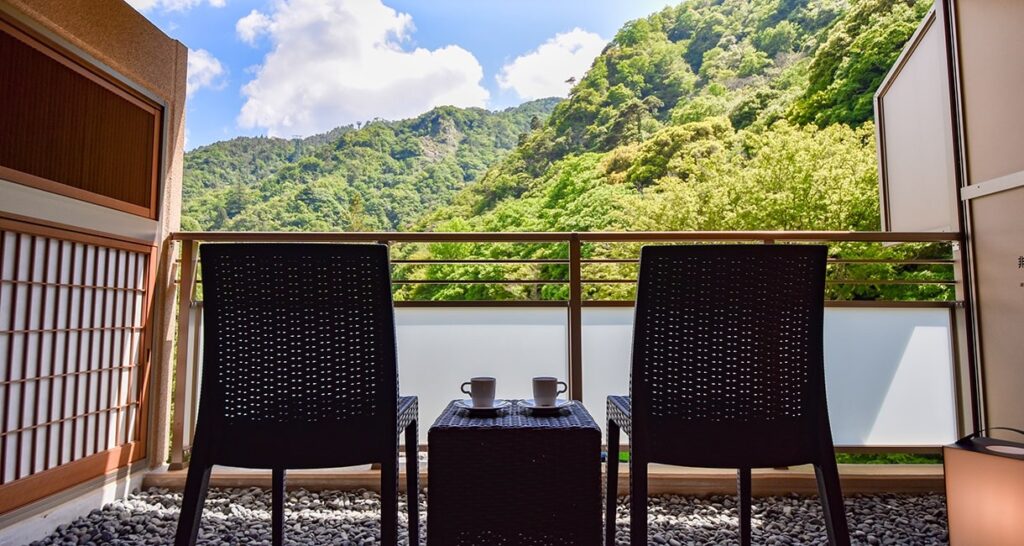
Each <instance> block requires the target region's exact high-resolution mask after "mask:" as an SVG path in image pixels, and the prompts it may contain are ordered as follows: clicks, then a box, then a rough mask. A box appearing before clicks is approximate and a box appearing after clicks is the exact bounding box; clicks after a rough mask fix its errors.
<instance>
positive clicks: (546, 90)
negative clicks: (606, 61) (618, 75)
mask: <svg viewBox="0 0 1024 546" xmlns="http://www.w3.org/2000/svg"><path fill="white" fill-rule="evenodd" d="M606 43H607V40H605V39H604V38H602V37H600V36H598V35H597V34H594V33H593V32H587V31H585V30H583V29H580V28H574V29H572V30H571V31H569V32H563V33H559V34H556V35H555V36H554V37H553V38H551V39H549V40H548V41H546V42H544V43H543V44H541V45H540V47H538V48H537V49H535V50H533V51H531V52H529V53H526V54H524V55H520V56H518V57H516V58H515V60H513V61H512V62H510V63H507V64H505V66H503V67H501V73H499V74H498V75H497V76H495V77H496V78H497V80H498V85H499V86H501V88H502V89H512V90H514V91H515V92H516V94H517V95H519V96H520V97H521V98H523V99H539V98H543V97H564V96H566V95H568V94H569V88H570V85H569V84H568V83H566V80H568V79H569V78H576V79H579V78H580V77H582V76H583V74H585V73H586V72H587V69H588V68H590V64H591V63H593V62H594V58H595V57H597V56H598V55H599V54H600V53H601V50H602V49H603V48H604V46H605V44H606Z"/></svg>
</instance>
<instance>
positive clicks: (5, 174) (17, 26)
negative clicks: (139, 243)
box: [0, 10, 166, 220]
mask: <svg viewBox="0 0 1024 546" xmlns="http://www.w3.org/2000/svg"><path fill="white" fill-rule="evenodd" d="M0 31H3V32H6V33H8V34H10V35H11V36H12V37H14V38H15V39H16V40H18V41H20V42H22V43H24V44H26V45H28V46H29V47H32V48H33V49H35V50H36V51H39V52H40V53H43V54H44V55H46V56H47V57H49V58H51V59H53V60H55V61H57V62H58V63H60V64H62V65H64V66H65V67H67V68H69V69H71V70H73V71H74V72H76V73H77V74H79V75H81V76H83V77H85V78H87V79H88V80H89V81H91V82H92V83H95V84H97V85H99V86H101V87H103V88H104V89H106V90H107V91H109V92H111V93H113V94H114V95H116V96H118V97H119V98H122V99H124V100H127V101H128V102H130V103H131V104H132V105H134V106H136V107H138V108H140V109H142V110H144V111H146V112H147V113H149V114H151V115H153V116H154V119H155V123H154V124H153V161H152V167H151V173H150V188H149V191H150V199H149V204H148V206H141V205H138V204H135V203H130V202H127V201H122V200H120V199H116V198H114V197H110V196H107V195H103V194H100V193H96V192H92V191H89V190H85V189H82V188H76V187H74V186H71V185H68V184H65V183H62V182H57V181H55V180H50V179H47V178H43V177H40V176H36V175H33V174H30V173H26V172H22V171H18V170H15V169H12V168H9V167H4V166H2V165H0V178H2V179H5V180H8V181H11V182H15V183H17V184H21V185H24V186H29V187H32V188H36V189H39V190H43V191H46V192H50V193H55V194H58V195H63V196H65V197H70V198H72V199H76V200H79V201H84V202H87V203H92V204H94V205H99V206H102V207H107V208H111V209H115V210H119V211H121V212H127V213H129V214H134V215H136V216H142V217H145V218H149V219H151V220H157V219H159V211H160V209H159V206H158V204H159V202H160V175H161V172H162V170H163V159H164V154H163V153H162V151H163V143H164V133H165V128H164V125H165V123H166V118H165V115H164V114H165V112H166V108H165V106H166V105H165V104H163V103H162V101H159V100H157V99H155V98H154V97H150V96H147V95H146V94H144V93H142V92H140V91H139V90H137V89H134V88H133V87H131V86H130V85H129V84H128V83H127V80H126V79H125V78H123V77H121V76H120V75H118V74H116V73H114V72H113V71H111V70H109V69H106V70H105V69H104V68H102V67H100V66H97V63H95V62H90V61H89V60H88V59H86V58H85V57H84V56H83V55H82V54H79V53H77V52H75V51H74V50H73V48H72V46H69V45H64V44H62V43H58V40H57V39H55V38H50V37H48V36H46V35H44V34H43V33H42V32H40V31H36V30H33V29H31V28H29V27H28V25H27V24H24V23H22V22H20V21H18V20H17V19H15V18H14V17H12V16H11V15H10V14H8V13H5V12H4V11H3V10H0Z"/></svg>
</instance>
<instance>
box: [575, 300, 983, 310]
mask: <svg viewBox="0 0 1024 546" xmlns="http://www.w3.org/2000/svg"><path fill="white" fill-rule="evenodd" d="M635 305H636V303H635V302H634V301H633V300H583V307H634V306H635ZM825 307H874V308H879V307H880V308H889V309H909V308H914V309H921V308H925V309H952V308H956V307H963V302H962V301H959V300H957V301H917V300H911V301H902V300H825Z"/></svg>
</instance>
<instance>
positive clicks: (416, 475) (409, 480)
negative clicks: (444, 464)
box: [405, 421, 420, 546]
mask: <svg viewBox="0 0 1024 546" xmlns="http://www.w3.org/2000/svg"><path fill="white" fill-rule="evenodd" d="M418 429H419V427H418V425H417V424H416V421H413V422H412V423H410V424H409V426H408V427H406V428H405V498H406V503H408V505H409V546H418V545H419V543H420V463H419V458H418V457H419V450H420V449H419V448H420V446H419V444H420V436H419V430H418Z"/></svg>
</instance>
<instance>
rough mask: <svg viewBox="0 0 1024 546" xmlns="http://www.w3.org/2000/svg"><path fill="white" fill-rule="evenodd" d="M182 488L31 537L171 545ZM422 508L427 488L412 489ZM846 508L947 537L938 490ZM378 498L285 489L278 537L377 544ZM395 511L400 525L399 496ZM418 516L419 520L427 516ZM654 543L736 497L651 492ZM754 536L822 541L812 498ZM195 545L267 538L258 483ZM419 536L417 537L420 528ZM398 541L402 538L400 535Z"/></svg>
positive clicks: (728, 512) (894, 538)
mask: <svg viewBox="0 0 1024 546" xmlns="http://www.w3.org/2000/svg"><path fill="white" fill-rule="evenodd" d="M180 503H181V493H180V492H177V491H170V490H167V489H161V488H149V489H147V490H144V491H140V492H136V493H134V494H132V495H130V496H129V497H128V498H127V499H125V500H121V501H117V502H114V503H111V504H108V505H107V506H105V507H104V508H103V509H102V510H94V511H93V512H92V513H90V514H89V515H88V516H85V517H82V518H79V519H78V520H76V521H75V522H73V523H71V524H68V525H63V526H61V527H60V528H59V529H58V530H57V531H56V532H55V533H53V534H52V535H50V536H49V537H46V538H44V539H41V540H39V541H36V542H33V543H32V546H42V545H47V546H50V545H53V546H56V545H64V544H113V545H128V544H131V545H142V544H169V543H171V542H172V541H173V535H174V530H175V526H176V524H177V518H178V510H179V508H178V507H179V505H180ZM420 503H421V506H422V508H421V511H420V513H421V515H422V514H425V513H426V511H425V510H424V508H425V505H426V502H425V495H421V497H420ZM846 507H847V517H848V518H849V522H850V531H851V534H852V538H853V543H854V544H913V545H925V544H946V543H947V540H948V538H947V532H946V508H945V499H944V498H943V496H942V495H938V494H923V495H893V494H882V495H851V496H848V497H847V499H846ZM379 508H380V503H379V499H378V497H377V494H376V493H372V492H369V491H356V492H340V491H320V492H311V491H308V490H305V489H298V490H294V491H289V493H288V501H287V506H286V512H285V518H286V519H285V537H286V538H285V543H286V544H296V545H298V544H343V545H347V544H352V545H363V544H377V543H378V537H379V531H380V529H379V517H378V514H379ZM401 510H402V514H403V515H401V516H400V520H401V522H402V524H403V525H404V513H405V507H404V502H403V503H402V507H401ZM421 517H423V518H424V522H423V523H424V526H423V528H424V529H425V523H426V521H425V515H423V516H421ZM649 517H650V520H649V525H650V536H651V539H652V542H653V543H656V544H669V545H672V546H678V545H700V544H712V543H713V544H731V543H735V542H736V541H737V532H738V531H737V522H736V505H735V498H733V497H727V496H724V497H723V496H712V497H686V496H678V495H665V496H654V497H651V499H650V516H649ZM753 525H754V542H755V543H756V544H780V545H782V544H825V543H827V539H826V537H825V531H824V524H823V521H822V518H821V510H820V508H819V505H818V501H817V498H816V497H802V496H796V495H790V496H782V497H763V498H757V499H755V501H754V506H753ZM628 532H629V524H628V508H627V507H626V505H625V504H624V501H623V500H620V503H619V513H618V543H619V544H627V536H628ZM199 537H200V538H199V544H211V545H213V544H216V545H221V544H223V545H227V544H239V543H244V544H270V495H269V492H268V491H266V490H264V489H259V488H245V489H242V488H237V489H211V490H210V495H209V497H208V499H207V503H206V509H205V511H204V514H203V527H202V530H201V531H200V535H199ZM421 539H422V543H423V544H426V539H425V537H421ZM402 540H405V538H404V535H403V538H402Z"/></svg>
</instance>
